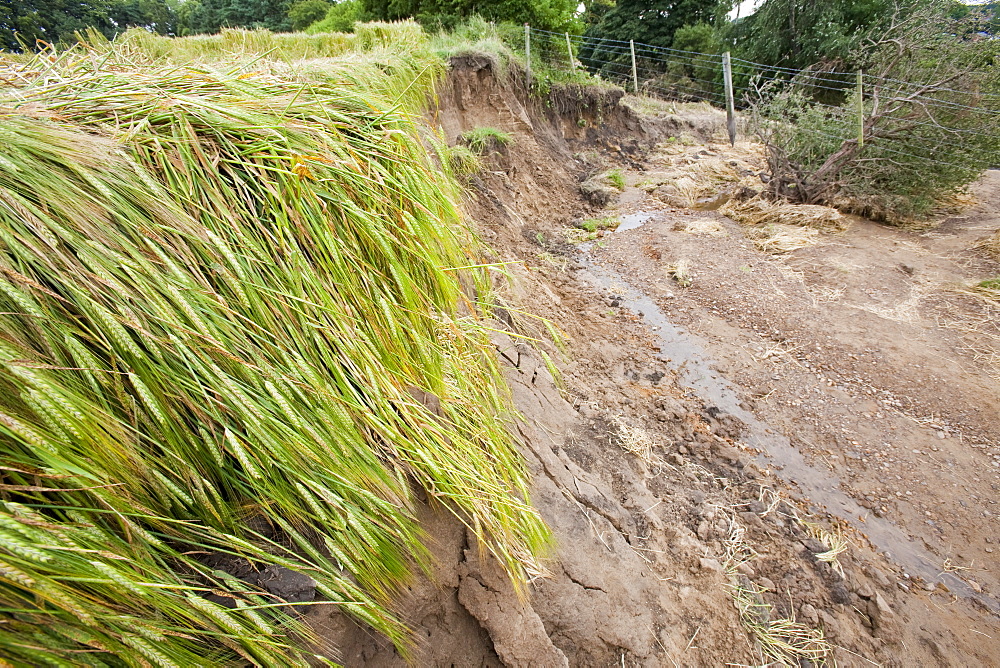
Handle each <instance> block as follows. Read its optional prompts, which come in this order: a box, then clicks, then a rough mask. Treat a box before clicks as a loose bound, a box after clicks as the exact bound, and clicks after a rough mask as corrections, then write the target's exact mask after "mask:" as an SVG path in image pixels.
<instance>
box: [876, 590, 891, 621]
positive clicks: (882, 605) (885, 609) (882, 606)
mask: <svg viewBox="0 0 1000 668" xmlns="http://www.w3.org/2000/svg"><path fill="white" fill-rule="evenodd" d="M875 606H876V607H877V608H878V611H879V612H880V613H881V614H882V615H883V616H885V617H892V616H893V612H892V608H890V607H889V603H888V602H886V600H885V599H884V598H882V594H878V593H876V594H875Z"/></svg>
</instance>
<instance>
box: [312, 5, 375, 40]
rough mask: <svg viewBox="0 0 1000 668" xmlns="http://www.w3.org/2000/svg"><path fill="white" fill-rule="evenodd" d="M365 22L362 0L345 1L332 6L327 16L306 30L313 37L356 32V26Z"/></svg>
mask: <svg viewBox="0 0 1000 668" xmlns="http://www.w3.org/2000/svg"><path fill="white" fill-rule="evenodd" d="M364 20H365V15H364V9H363V8H362V6H361V0H343V1H342V2H338V3H336V4H335V5H332V6H331V7H330V8H329V9H328V10H327V12H326V16H325V17H323V19H322V20H321V21H317V22H316V23H313V24H312V25H310V26H309V27H308V28H306V32H307V33H309V34H311V35H312V34H316V33H320V32H354V24H355V23H357V22H358V21H364Z"/></svg>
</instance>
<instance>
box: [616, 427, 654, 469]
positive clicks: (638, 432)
mask: <svg viewBox="0 0 1000 668" xmlns="http://www.w3.org/2000/svg"><path fill="white" fill-rule="evenodd" d="M611 424H612V425H613V426H614V427H615V429H616V430H617V432H618V434H617V436H618V446H619V447H620V448H621V449H622V450H624V451H625V452H628V453H629V454H633V455H635V456H636V457H638V458H639V459H641V460H642V461H643V462H645V463H647V464H649V463H651V462H652V461H653V448H654V447H656V442H655V440H654V439H653V436H652V435H651V434H650V433H649V430H647V429H644V428H642V427H636V426H635V425H632V424H630V423H629V421H628V420H627V419H625V417H624V416H621V415H618V416H616V417H614V418H612V420H611Z"/></svg>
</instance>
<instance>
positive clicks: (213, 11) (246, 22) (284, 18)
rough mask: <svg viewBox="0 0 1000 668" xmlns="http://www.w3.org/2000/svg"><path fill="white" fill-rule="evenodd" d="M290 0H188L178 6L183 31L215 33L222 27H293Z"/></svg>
mask: <svg viewBox="0 0 1000 668" xmlns="http://www.w3.org/2000/svg"><path fill="white" fill-rule="evenodd" d="M290 5H291V1H290V0H239V1H238V2H236V1H233V0H187V1H186V2H184V3H183V4H182V5H181V6H180V7H179V8H178V24H179V26H178V32H179V33H180V34H182V35H195V34H201V33H215V32H218V31H219V29H221V28H266V29H267V30H272V31H274V32H287V31H289V30H290V29H291V21H290V20H289V18H288V12H289V9H290Z"/></svg>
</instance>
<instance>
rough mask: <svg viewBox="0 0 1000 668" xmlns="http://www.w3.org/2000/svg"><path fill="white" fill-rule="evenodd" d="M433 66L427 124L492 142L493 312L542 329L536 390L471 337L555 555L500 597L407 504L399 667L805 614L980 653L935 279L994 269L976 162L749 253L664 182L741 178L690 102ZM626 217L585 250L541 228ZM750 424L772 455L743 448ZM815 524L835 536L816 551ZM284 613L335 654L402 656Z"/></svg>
mask: <svg viewBox="0 0 1000 668" xmlns="http://www.w3.org/2000/svg"><path fill="white" fill-rule="evenodd" d="M453 65H454V67H453V71H452V73H451V76H450V78H449V83H448V86H447V88H446V89H445V90H443V91H442V93H441V109H440V112H439V114H438V116H437V117H436V121H437V122H438V123H439V124H440V125H441V127H442V128H443V130H444V132H445V134H446V135H447V137H448V139H449V140H451V141H454V140H455V139H456V138H457V137H458V135H459V134H460V133H461V132H463V131H466V130H469V129H472V128H475V127H483V126H489V127H495V128H498V129H501V130H504V131H507V132H510V133H512V134H513V135H514V138H515V141H514V143H513V145H511V146H510V147H509V148H508V149H506V150H505V151H503V152H502V153H501V154H496V155H494V156H492V157H491V158H490V159H489V161H488V166H487V169H486V170H484V172H483V173H481V174H480V175H479V176H478V177H476V178H475V179H473V182H472V183H470V193H471V194H470V201H469V203H468V207H467V208H468V212H469V215H470V217H471V218H472V219H473V220H475V221H477V223H478V224H479V231H480V234H481V236H482V237H483V238H484V240H485V241H486V242H487V243H488V244H489V245H490V246H491V247H492V248H493V249H495V252H496V254H497V259H498V260H499V261H502V262H516V264H510V265H507V267H508V270H509V272H510V273H511V274H512V276H513V277H514V281H513V288H512V289H511V294H509V295H508V297H509V300H510V302H511V303H512V304H520V305H523V306H524V307H525V308H527V309H528V310H530V311H532V312H534V313H536V314H538V315H541V316H544V317H546V318H549V319H550V320H551V321H553V322H554V323H555V324H556V325H557V326H558V328H559V329H560V330H562V331H563V332H564V333H565V335H566V339H567V346H566V349H565V351H563V352H560V351H558V350H556V349H554V348H552V347H548V348H547V350H548V353H549V355H550V356H551V358H552V359H553V360H554V362H555V365H556V367H558V369H559V371H560V375H561V379H560V381H559V383H560V384H559V385H557V384H556V382H555V381H554V380H553V378H552V375H551V374H550V373H549V370H548V368H547V365H546V364H545V362H544V360H543V359H542V357H541V355H540V354H539V352H537V351H536V350H535V349H533V348H532V347H530V346H528V345H525V344H524V343H519V342H518V339H516V338H511V337H507V336H504V335H498V336H497V340H496V344H497V350H498V354H499V356H500V359H501V361H502V363H503V364H504V366H505V368H506V372H507V376H508V378H509V380H510V383H511V387H512V389H513V393H514V399H515V403H516V406H517V408H518V410H519V411H521V413H522V414H523V416H524V420H523V422H522V423H521V424H520V425H519V427H518V428H519V430H520V434H521V436H522V439H523V442H524V452H525V456H526V457H527V459H528V461H529V465H530V467H531V470H532V473H533V475H534V481H535V483H534V485H535V489H534V495H533V499H532V500H533V502H534V503H535V504H536V506H537V507H538V508H539V509H540V511H541V512H542V514H543V515H544V517H545V519H546V520H547V521H548V523H549V525H550V526H551V527H552V529H553V531H554V533H555V538H556V546H555V553H554V554H553V555H552V558H551V560H550V563H549V567H550V569H551V572H552V574H551V577H548V578H543V579H539V580H537V581H536V582H534V583H532V585H531V587H530V591H528V592H525V593H524V595H520V594H519V593H518V592H515V591H514V590H513V588H512V587H511V585H510V584H509V582H508V581H506V580H505V578H504V577H503V576H502V575H501V573H500V572H499V570H498V569H497V567H496V565H495V564H494V563H493V562H492V561H491V559H490V558H489V557H487V556H485V555H483V554H481V553H480V552H479V551H478V549H477V548H476V546H475V544H474V542H470V541H469V539H468V537H467V535H466V532H465V530H464V529H463V528H462V526H461V524H460V523H458V522H457V521H456V520H455V519H454V518H452V517H451V516H450V515H449V514H448V513H447V512H446V511H445V510H443V509H441V508H435V507H433V506H430V505H429V506H428V507H427V508H426V510H425V519H426V524H427V526H428V532H429V535H430V537H431V542H432V551H433V552H434V556H435V558H436V564H437V566H436V568H435V570H434V572H433V573H431V574H430V577H427V578H420V579H418V580H417V581H416V582H415V583H414V584H413V586H412V587H411V588H410V590H409V591H408V592H406V593H405V595H404V596H403V597H402V600H401V603H400V606H401V610H402V611H403V614H404V616H405V617H406V619H407V620H408V621H409V622H410V624H411V625H412V626H413V627H414V628H415V629H416V630H417V634H418V645H417V648H416V650H415V655H414V656H413V657H412V658H411V660H412V661H413V663H414V664H416V665H422V666H423V665H427V666H501V665H506V666H559V665H569V666H674V665H677V666H680V665H683V666H719V665H726V664H737V665H741V664H742V665H760V664H761V663H764V662H766V661H767V658H766V655H762V654H761V647H762V646H761V640H762V638H764V636H763V635H759V633H760V632H761V631H760V630H761V629H767V627H768V623H769V621H770V622H771V623H772V629H771V630H772V631H774V630H775V629H774V628H773V626H774V622H776V621H778V620H783V619H787V620H794V621H795V622H796V623H797V624H800V625H801V626H802V627H803V628H804V629H822V631H823V632H824V634H825V638H826V639H827V641H828V648H829V651H830V658H832V659H835V660H836V663H837V665H841V666H870V665H885V666H914V665H920V666H934V665H946V666H951V665H954V666H966V665H992V664H993V663H995V659H994V657H995V656H996V655H997V653H998V650H1000V620H998V618H997V616H996V613H995V610H996V609H997V599H996V598H995V595H997V594H998V593H1000V581H998V580H997V577H998V576H997V573H996V570H995V569H994V567H993V566H994V564H995V558H994V557H995V555H996V553H995V552H994V549H1000V535H998V533H997V531H996V529H997V525H996V519H997V513H998V512H1000V508H998V506H997V505H996V499H997V486H998V484H1000V474H998V472H1000V468H998V465H997V464H998V462H1000V449H998V445H1000V443H998V442H997V434H1000V429H998V426H1000V425H998V424H997V421H998V419H1000V418H998V411H997V407H998V406H1000V390H998V384H997V380H996V377H997V372H998V369H997V367H994V366H991V364H992V363H993V362H994V361H995V360H996V359H997V358H998V357H1000V355H998V349H997V348H996V347H995V346H996V341H995V339H993V338H991V336H992V333H993V330H991V329H990V328H991V327H993V328H994V329H995V327H996V324H995V323H996V322H997V313H996V312H995V310H991V307H990V306H988V305H987V304H985V303H983V302H981V301H980V300H977V299H976V298H974V297H972V296H970V295H968V294H965V293H963V292H960V291H957V290H956V288H958V287H960V286H961V285H964V284H967V283H969V282H971V281H973V280H981V279H982V278H987V277H990V276H995V275H997V274H998V273H1000V267H998V266H997V264H996V263H994V262H992V261H991V260H989V259H988V258H987V257H985V256H983V255H980V254H978V253H977V252H976V251H974V250H973V249H972V246H973V245H974V243H975V241H976V240H977V239H979V238H981V237H984V236H986V235H987V234H988V233H990V232H992V231H993V230H995V229H997V228H998V227H1000V220H998V219H997V214H996V211H997V210H998V208H1000V178H998V176H997V174H996V173H991V174H989V175H988V176H987V177H986V178H985V179H984V180H983V181H982V182H981V183H980V184H978V185H977V191H976V195H977V197H978V202H979V203H978V204H976V205H974V206H973V207H972V208H969V209H967V210H965V211H964V212H963V213H961V214H960V215H955V216H953V217H951V218H949V219H947V220H946V221H944V222H943V223H942V224H941V225H940V226H938V227H937V228H935V229H934V230H932V231H930V232H924V233H918V232H912V231H903V230H898V229H892V228H886V227H884V226H878V225H874V224H871V223H867V222H865V221H862V220H854V221H851V222H852V224H851V225H850V227H849V228H848V229H847V230H846V231H841V232H839V233H835V234H827V233H823V234H820V235H818V236H816V237H815V238H813V239H812V242H811V244H810V245H807V246H805V247H803V248H800V249H799V250H795V251H793V252H791V253H787V254H780V255H775V254H770V253H767V252H765V251H763V250H761V245H760V244H759V243H755V242H754V240H753V239H751V238H749V237H748V235H747V234H746V233H745V232H744V229H743V228H741V227H740V225H738V224H737V223H736V222H734V221H733V220H731V219H729V218H727V217H725V216H724V215H722V214H721V213H719V212H717V211H709V210H703V209H696V208H691V206H689V205H696V206H701V207H708V208H717V207H718V206H719V204H720V201H722V200H724V199H725V197H723V198H721V199H720V198H717V197H714V195H713V193H708V194H707V195H708V196H706V197H700V195H704V194H705V193H700V194H699V193H696V192H694V191H693V190H690V189H689V190H687V191H685V190H684V189H683V188H681V189H680V190H679V189H678V188H676V187H671V188H668V187H665V186H668V185H671V184H676V183H677V181H678V174H680V173H684V172H685V171H691V170H694V171H701V172H703V173H708V172H713V171H715V172H718V173H720V174H722V173H724V172H727V170H728V171H731V172H732V173H733V174H735V175H736V176H735V177H734V178H737V179H743V181H742V183H744V184H746V183H750V182H752V181H753V179H754V178H756V174H757V173H758V172H759V170H760V165H759V164H757V163H756V158H755V155H756V154H755V152H754V150H753V147H751V146H749V145H746V144H738V145H737V147H736V148H735V149H732V148H730V147H729V146H728V144H721V143H718V142H717V141H716V140H718V139H719V138H720V137H719V136H718V133H717V131H718V130H719V129H721V125H720V124H719V118H718V117H717V116H716V115H715V114H713V113H712V112H710V111H707V110H702V111H700V112H699V113H697V114H691V113H688V114H686V115H672V114H670V113H666V112H662V113H658V114H656V115H654V116H644V115H641V114H639V113H637V112H635V111H633V110H631V109H629V108H626V107H624V106H622V104H621V99H620V98H621V94H620V92H615V91H609V92H607V93H605V94H593V93H584V92H581V91H572V90H571V91H561V92H560V93H559V95H561V97H558V98H555V99H556V102H555V103H553V104H550V105H546V104H542V103H540V102H537V101H533V100H528V99H527V98H525V97H524V96H521V95H517V94H515V93H513V92H511V91H512V88H511V87H510V86H509V85H506V84H503V83H501V82H499V81H498V80H497V78H496V76H495V75H494V71H493V68H492V66H491V63H490V61H489V60H488V59H485V58H466V59H462V60H460V61H457V62H455V63H454V64H453ZM668 111H669V110H668ZM671 137H673V138H674V139H673V140H671V139H670V138H671ZM612 166H618V167H620V168H621V169H623V176H624V177H625V181H626V184H627V186H626V188H625V190H624V192H622V193H621V194H620V195H617V196H616V197H615V198H614V199H612V201H610V202H609V203H608V206H607V208H606V209H605V210H598V209H596V208H595V207H594V205H592V204H590V203H588V202H587V201H585V200H584V199H583V198H582V197H581V195H580V188H579V185H580V182H581V181H582V180H583V179H585V178H586V177H588V176H590V175H592V174H593V173H596V172H599V171H601V169H603V168H606V167H612ZM724 180H725V179H722V181H724ZM757 184H758V187H759V181H758V182H757ZM726 185H727V184H725V183H722V185H720V186H719V187H718V189H719V190H721V189H723V188H724V187H725V186H726ZM728 185H730V186H731V185H733V184H728ZM741 187H745V186H741ZM744 195H746V193H744ZM635 214H641V215H638V216H637V217H633V218H631V219H629V220H630V221H632V222H635V223H636V225H635V226H634V227H633V228H632V229H619V231H617V232H608V233H604V234H603V235H602V236H600V237H598V238H596V239H592V240H590V241H589V242H587V243H583V244H581V243H579V242H580V241H581V239H582V237H581V235H580V233H579V230H577V232H572V231H567V229H568V228H572V227H573V224H574V223H578V222H579V221H581V220H583V219H586V218H592V217H597V218H606V217H608V218H610V217H613V218H621V217H622V216H629V215H633V216H634V215H635ZM509 320H510V322H509V323H507V324H508V325H513V326H514V330H515V331H522V332H523V331H529V332H530V331H531V329H532V327H534V325H532V324H531V321H523V319H522V318H520V317H519V316H518V315H517V313H516V311H513V310H512V311H511V313H510V317H509ZM719 388H724V390H725V391H722V390H719ZM726 392H728V393H729V394H726ZM755 434H756V436H755ZM774 443H784V444H786V445H787V447H788V448H789V449H790V450H791V452H792V454H793V455H794V456H792V455H790V454H789V453H788V452H785V453H784V454H782V451H780V449H779V450H775V451H773V452H770V454H771V455H773V456H770V457H769V456H767V455H768V454H769V452H768V450H769V444H770V445H773V444H774ZM825 506H829V507H828V508H827V507H825ZM876 525H878V526H881V527H882V528H883V529H885V530H886V531H889V534H890V535H889V536H888V537H886V535H885V531H878V532H877V531H876ZM869 528H870V530H869ZM890 529H891V530H890ZM869 533H870V534H871V538H872V541H874V542H875V544H873V543H872V542H870V541H869V540H868V537H867V535H866V534H869ZM876 534H878V535H876ZM836 535H844V536H846V537H847V538H848V542H847V549H846V550H845V551H844V552H842V553H841V554H839V555H838V556H837V557H836V559H835V560H832V561H826V560H824V559H823V558H818V557H817V555H823V553H824V552H829V548H830V547H831V543H835V542H836V541H835V540H834V539H833V537H835V536H836ZM826 558H828V555H827V557H826ZM913 559H917V560H918V562H919V564H920V565H921V566H922V567H921V568H920V569H919V570H918V569H917V568H915V567H914V566H913V565H912V564H913V563H917V562H914V561H912V560H913ZM738 602H742V606H743V612H742V614H741V611H740V609H739V606H738V605H737V603H738ZM311 615H312V617H311V619H312V622H313V624H314V626H315V627H316V628H317V630H318V631H319V632H320V633H321V634H322V635H324V636H325V637H326V638H328V639H329V640H330V641H331V642H333V643H335V644H336V645H337V646H339V647H340V648H341V652H342V661H343V663H344V664H345V665H348V666H361V665H364V666H399V665H405V662H404V660H403V658H402V657H400V656H398V655H397V654H396V653H395V651H394V650H393V649H392V648H391V646H390V645H389V644H388V643H386V642H384V641H383V640H381V639H379V638H376V637H373V636H372V635H371V634H369V633H368V632H366V631H365V630H363V629H361V628H359V627H357V626H355V625H353V624H351V623H350V622H347V621H345V620H344V619H343V618H341V617H339V616H337V615H336V614H332V613H330V612H329V611H314V612H313V613H311ZM796 628H797V627H796ZM754 629H757V632H756V633H757V635H755V631H754ZM803 665H808V661H806V662H805V663H804V664H803Z"/></svg>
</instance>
